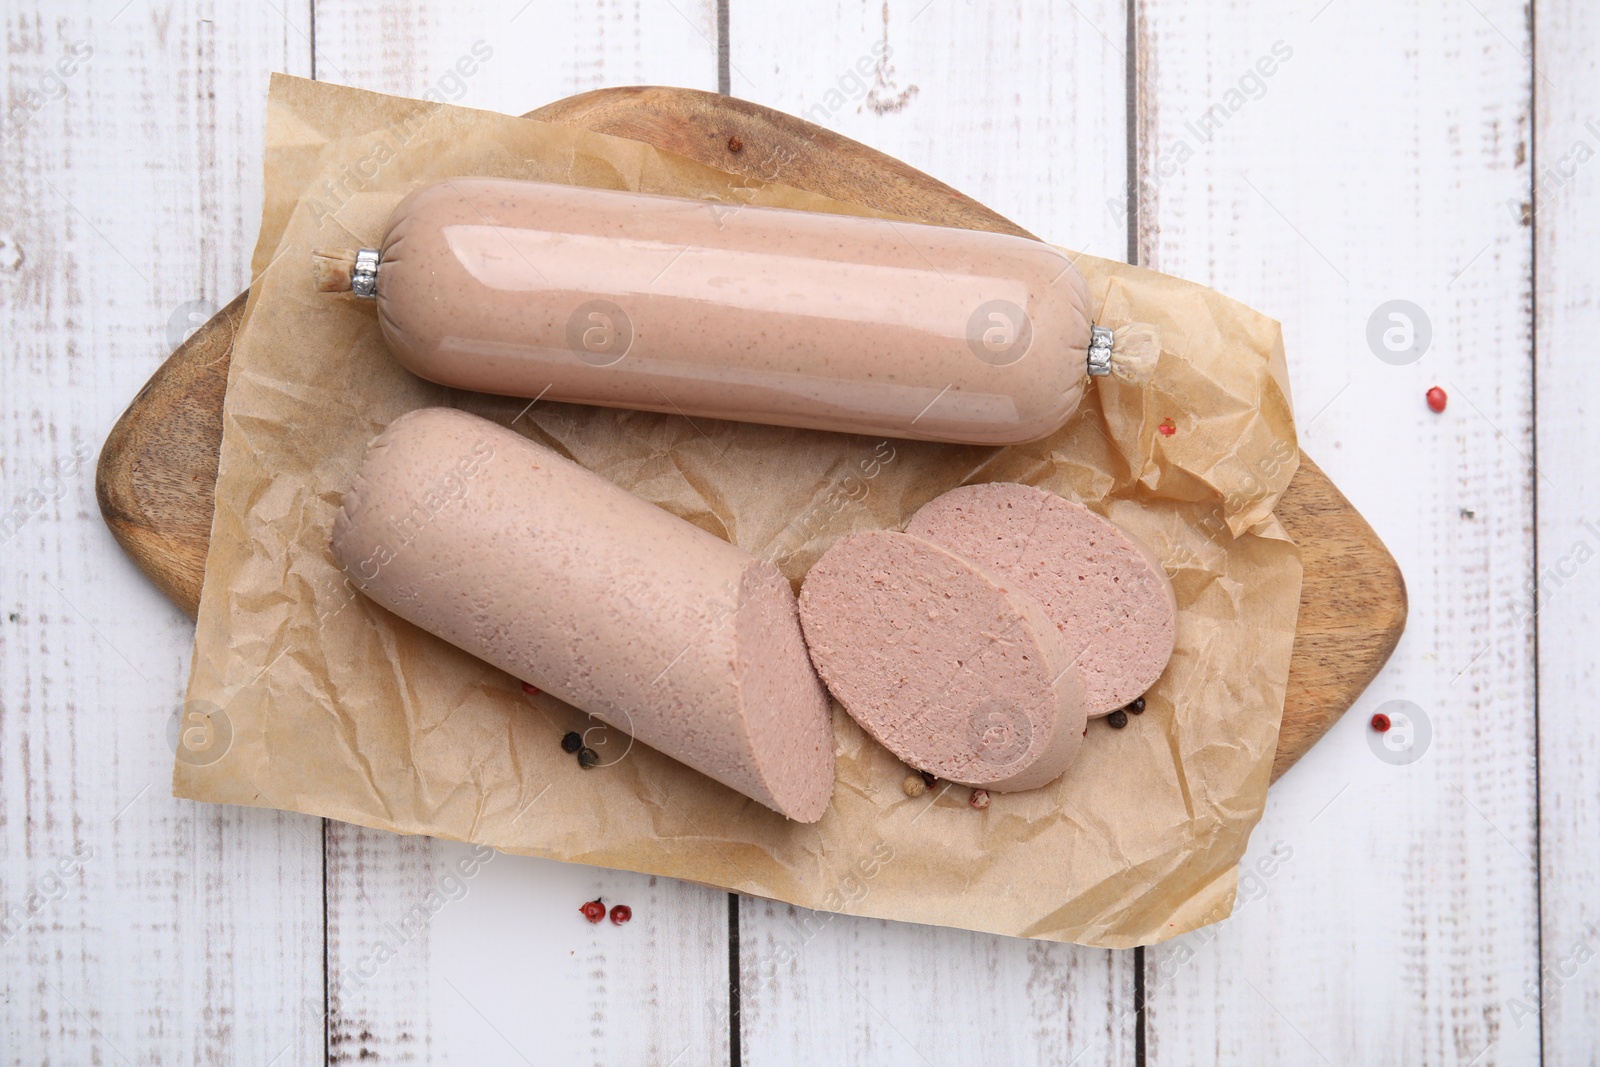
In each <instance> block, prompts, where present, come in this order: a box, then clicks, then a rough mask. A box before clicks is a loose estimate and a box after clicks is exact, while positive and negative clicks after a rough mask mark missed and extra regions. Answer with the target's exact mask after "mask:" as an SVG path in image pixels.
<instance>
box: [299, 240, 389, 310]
mask: <svg viewBox="0 0 1600 1067" xmlns="http://www.w3.org/2000/svg"><path fill="white" fill-rule="evenodd" d="M382 259H383V253H382V252H380V251H378V249H376V248H359V249H351V248H331V249H330V248H318V249H316V250H315V251H313V252H312V253H311V274H312V277H313V278H314V279H315V280H316V284H317V289H318V290H320V291H321V292H324V293H351V294H353V295H355V296H362V297H367V298H368V299H371V298H372V297H375V296H377V295H378V264H379V263H380V262H381V261H382Z"/></svg>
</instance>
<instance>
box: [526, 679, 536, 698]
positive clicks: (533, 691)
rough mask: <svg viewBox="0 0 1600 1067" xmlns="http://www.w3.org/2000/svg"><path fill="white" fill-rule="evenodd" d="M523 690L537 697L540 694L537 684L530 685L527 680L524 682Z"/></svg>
mask: <svg viewBox="0 0 1600 1067" xmlns="http://www.w3.org/2000/svg"><path fill="white" fill-rule="evenodd" d="M522 691H523V692H524V693H527V694H528V695H529V696H531V697H536V696H538V695H539V687H538V686H536V685H529V684H528V683H527V682H523V683H522Z"/></svg>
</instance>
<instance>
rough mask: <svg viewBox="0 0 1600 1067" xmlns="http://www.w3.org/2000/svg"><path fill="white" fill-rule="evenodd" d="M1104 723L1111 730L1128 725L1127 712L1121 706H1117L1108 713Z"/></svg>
mask: <svg viewBox="0 0 1600 1067" xmlns="http://www.w3.org/2000/svg"><path fill="white" fill-rule="evenodd" d="M1106 723H1107V724H1108V725H1109V726H1110V727H1111V728H1112V729H1113V730H1120V729H1122V728H1123V727H1124V726H1126V725H1128V713H1127V712H1125V711H1123V710H1122V709H1121V708H1118V709H1117V710H1116V711H1113V712H1112V713H1111V714H1110V715H1107V716H1106Z"/></svg>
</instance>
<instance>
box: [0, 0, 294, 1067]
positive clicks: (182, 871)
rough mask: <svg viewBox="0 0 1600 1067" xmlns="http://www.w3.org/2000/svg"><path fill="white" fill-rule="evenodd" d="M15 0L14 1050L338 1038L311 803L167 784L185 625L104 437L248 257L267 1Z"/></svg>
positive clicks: (7, 124)
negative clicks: (109, 529) (69, 6)
mask: <svg viewBox="0 0 1600 1067" xmlns="http://www.w3.org/2000/svg"><path fill="white" fill-rule="evenodd" d="M120 6H121V5H120V4H112V5H97V10H96V12H95V13H92V14H91V13H89V12H88V11H87V10H86V9H85V10H82V11H76V12H69V11H67V10H66V9H64V8H62V7H61V5H58V4H48V3H40V2H29V0H20V2H19V3H14V4H10V5H8V6H7V9H6V14H5V16H4V32H5V37H6V41H7V54H6V59H5V64H6V85H7V101H6V108H5V113H4V116H3V118H0V324H3V325H0V334H3V336H4V337H5V338H6V344H5V347H4V350H3V351H0V512H3V514H4V517H3V518H0V524H3V525H0V916H3V917H0V1032H3V1033H4V1034H5V1038H4V1040H3V1042H0V1047H3V1049H4V1058H5V1059H6V1060H7V1062H17V1063H24V1062H25V1063H133V1062H137V1063H172V1064H176V1063H194V1064H215V1063H219V1062H234V1061H240V1062H258V1063H263V1064H264V1063H268V1062H277V1063H280V1064H283V1063H302V1062H313V1061H316V1060H318V1059H319V1058H320V1057H321V1054H322V1045H323V1033H322V1026H321V1022H320V1019H319V1018H318V1016H317V1014H315V1013H312V1014H307V1013H305V1012H303V1011H302V1002H303V1001H304V1000H305V999H306V998H309V997H313V996H314V997H315V998H316V1000H317V1002H318V1003H320V1000H321V990H322V851H321V833H320V829H319V824H318V821H317V820H315V819H307V818H305V817H303V816H298V815H282V814H279V813H275V812H270V811H260V810H245V809H234V808H221V807H209V806H200V805H195V804H190V803H186V802H179V801H175V800H173V799H171V797H170V791H169V785H168V783H169V780H170V777H171V769H172V759H173V750H172V749H171V748H169V747H168V742H167V726H168V722H169V719H170V718H171V717H172V716H173V715H174V713H175V712H176V711H177V710H178V703H179V701H180V700H181V699H182V692H183V687H184V679H185V676H186V673H187V660H188V656H189V650H190V644H191V641H192V639H193V631H192V627H191V625H190V623H189V621H188V620H187V619H186V618H184V617H183V615H182V614H181V613H180V612H179V611H178V610H177V609H176V608H174V607H173V606H172V605H171V604H170V603H169V602H168V601H167V600H166V599H164V598H163V597H162V596H161V595H160V594H159V592H158V591H157V590H155V589H153V588H152V587H151V586H150V584H149V583H148V582H147V581H146V580H145V579H144V577H143V576H142V575H141V574H140V573H139V572H138V571H137V570H136V569H135V568H134V566H133V565H132V564H130V563H129V562H128V560H127V559H126V558H124V556H123V555H122V553H121V552H119V551H118V550H117V547H116V544H115V543H114V542H113V541H112V540H111V539H110V538H109V537H107V536H106V532H105V530H104V528H103V527H102V526H101V524H100V522H99V519H98V517H97V516H96V514H95V511H96V509H95V507H94V501H93V495H92V493H93V486H92V473H91V472H92V471H93V468H94V453H95V450H96V448H97V447H98V445H99V442H100V440H101V438H102V437H103V436H104V434H105V430H106V427H108V426H109V425H110V424H111V422H112V420H113V419H115V418H116V416H117V413H118V411H119V409H120V408H121V406H122V403H123V400H124V398H125V396H126V395H128V393H129V391H130V390H133V389H136V388H137V387H138V385H139V383H140V382H142V381H143V380H144V379H145V378H146V377H147V376H148V375H149V374H150V373H151V371H152V370H154V369H155V367H156V366H157V365H158V364H159V363H160V362H161V361H162V360H163V359H164V358H165V357H166V355H167V353H168V352H169V351H170V349H171V347H172V345H173V344H174V343H175V341H176V340H178V339H180V338H181V336H182V334H183V332H184V331H185V330H186V329H188V328H191V327H192V326H194V325H198V324H199V323H201V322H204V321H205V320H206V318H207V317H208V316H209V315H210V313H211V312H212V311H214V310H215V309H216V307H217V306H218V304H219V302H220V301H222V300H225V299H227V298H229V297H231V296H232V295H233V294H234V293H235V292H237V291H238V290H239V288H240V287H241V286H244V285H246V284H247V283H248V280H249V279H248V276H247V270H246V264H247V262H248V260H249V256H250V249H251V246H252V245H253V243H254V240H255V233H256V218H257V216H258V213H259V211H260V202H261V177H260V171H261V124H262V115H263V109H264V102H265V101H264V92H263V90H264V88H265V84H266V72H267V71H269V70H274V69H278V70H289V71H295V72H301V73H304V72H306V71H307V70H308V52H307V49H306V46H305V42H304V41H302V40H301V39H300V38H299V37H298V36H297V35H295V34H294V33H293V32H292V30H291V29H290V28H289V27H288V26H287V25H286V24H285V23H284V20H283V19H282V18H281V17H280V16H279V15H278V14H276V13H275V12H274V11H273V10H272V9H271V7H270V6H263V7H254V6H252V7H249V8H240V9H238V10H233V9H228V10H225V11H224V10H214V7H215V5H212V4H209V3H194V2H177V3H139V4H134V5H130V6H128V7H126V8H123V9H122V10H121V11H120V12H119V11H118V8H119V7H120Z"/></svg>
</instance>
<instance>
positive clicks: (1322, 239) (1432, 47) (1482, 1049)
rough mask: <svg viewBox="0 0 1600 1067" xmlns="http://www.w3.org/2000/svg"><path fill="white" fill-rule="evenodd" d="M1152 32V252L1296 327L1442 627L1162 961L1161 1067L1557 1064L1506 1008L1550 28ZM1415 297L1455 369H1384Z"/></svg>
mask: <svg viewBox="0 0 1600 1067" xmlns="http://www.w3.org/2000/svg"><path fill="white" fill-rule="evenodd" d="M1138 30H1139V33H1138V38H1139V40H1138V58H1139V86H1140V110H1141V113H1140V122H1139V129H1140V134H1141V145H1140V153H1139V158H1140V181H1141V191H1142V196H1141V203H1140V211H1139V222H1140V248H1141V250H1142V252H1143V254H1144V256H1145V258H1146V259H1147V261H1148V262H1149V263H1150V264H1151V265H1153V266H1156V267H1158V268H1159V269H1161V270H1165V271H1168V272H1170V273H1174V274H1179V275H1182V276H1185V277H1190V278H1193V279H1195V280H1197V281H1201V282H1204V283H1206V284H1209V285H1213V286H1215V287H1217V288H1218V289H1221V290H1222V291H1224V292H1227V293H1229V294H1230V295H1233V296H1236V297H1238V298H1240V299H1242V300H1244V301H1246V302H1248V303H1250V304H1251V305H1252V306H1254V307H1258V308H1261V309H1263V310H1264V311H1266V312H1268V313H1269V314H1274V315H1276V316H1278V317H1280V318H1281V319H1282V320H1283V323H1284V332H1285V340H1286V345H1287V348H1288V352H1289V358H1290V363H1291V377H1292V379H1293V381H1294V384H1295V390H1296V396H1297V401H1298V403H1297V405H1296V410H1297V412H1298V414H1299V421H1300V430H1301V435H1302V444H1303V445H1304V446H1305V447H1306V448H1307V450H1308V451H1310V452H1312V453H1313V454H1315V455H1317V456H1318V457H1319V459H1320V460H1321V462H1322V463H1323V465H1324V466H1325V467H1326V468H1327V470H1328V472H1329V474H1330V475H1331V476H1332V477H1333V479H1334V480H1335V482H1337V483H1338V484H1339V485H1340V486H1341V487H1342V488H1343V489H1344V491H1345V493H1346V494H1347V495H1348V496H1349V497H1350V499H1351V500H1352V502H1353V503H1355V505H1356V506H1357V507H1358V508H1359V509H1360V510H1361V511H1362V512H1363V513H1364V514H1365V515H1366V516H1367V517H1368V518H1369V519H1370V520H1371V521H1372V523H1373V525H1374V526H1375V527H1376V528H1377V530H1378V531H1379V533H1380V534H1381V535H1382V536H1383V537H1384V538H1385V540H1386V541H1387V542H1388V544H1389V545H1390V547H1391V549H1392V550H1393V551H1394V553H1395V555H1396V556H1397V558H1398V559H1399V560H1400V563H1401V566H1402V569H1403V570H1404V571H1405V573H1406V576H1407V579H1408V582H1409V585H1410V589H1411V598H1412V604H1413V607H1414V609H1415V611H1416V613H1417V616H1418V618H1417V619H1416V621H1414V623H1413V625H1412V626H1411V628H1410V630H1409V632H1408V634H1407V636H1406V637H1405V638H1403V639H1402V641H1401V644H1400V648H1399V651H1398V654H1397V655H1396V657H1395V659H1394V661H1393V662H1391V663H1390V665H1389V667H1388V668H1387V669H1386V670H1385V671H1384V672H1383V673H1382V674H1380V675H1379V677H1378V679H1377V680H1376V681H1375V682H1374V684H1373V685H1372V687H1371V688H1370V690H1369V691H1368V693H1367V695H1366V696H1365V697H1364V698H1363V699H1362V700H1361V701H1360V702H1359V703H1358V704H1357V707H1356V713H1355V714H1352V715H1350V716H1348V717H1347V719H1346V720H1345V721H1344V722H1343V723H1341V724H1340V725H1339V726H1337V727H1335V728H1334V730H1333V732H1332V733H1331V734H1330V735H1329V737H1328V738H1327V739H1326V740H1325V741H1324V742H1323V743H1322V744H1320V745H1319V746H1318V747H1317V748H1316V749H1315V750H1313V751H1312V752H1311V753H1310V755H1308V756H1307V758H1306V759H1305V760H1304V761H1302V765H1301V766H1300V768H1299V769H1297V770H1296V771H1295V773H1294V774H1291V775H1289V776H1287V777H1286V778H1285V779H1284V780H1283V781H1282V782H1281V783H1280V784H1279V785H1278V786H1277V787H1275V789H1274V792H1273V796H1272V800H1271V802H1270V803H1269V804H1268V809H1267V814H1266V817H1265V819H1264V820H1263V822H1262V824H1261V826H1260V827H1258V829H1257V830H1256V834H1255V838H1254V840H1253V841H1252V845H1251V849H1250V856H1249V859H1248V860H1247V863H1248V864H1250V865H1251V866H1252V867H1253V868H1254V874H1253V876H1251V880H1250V881H1249V883H1248V884H1245V885H1242V888H1241V893H1242V895H1243V896H1244V897H1245V899H1246V900H1248V901H1249V903H1248V904H1247V905H1246V906H1244V907H1242V908H1241V909H1240V911H1239V914H1238V915H1237V916H1236V917H1234V918H1233V919H1231V920H1230V921H1229V922H1227V923H1226V924H1224V925H1223V926H1222V927H1221V928H1220V929H1218V930H1215V931H1211V930H1207V931H1198V932H1196V934H1193V935H1190V936H1188V937H1185V938H1182V939H1179V941H1178V942H1176V943H1174V944H1172V945H1169V946H1164V947H1162V948H1159V949H1153V950H1151V951H1149V952H1148V953H1147V957H1148V959H1147V964H1148V967H1147V973H1146V983H1147V987H1148V991H1149V1008H1148V1032H1147V1036H1148V1051H1149V1055H1150V1058H1151V1060H1152V1062H1161V1063H1163V1064H1168V1063H1171V1064H1183V1063H1201V1062H1206V1063H1210V1062H1255V1063H1282V1062H1294V1063H1320V1062H1323V1061H1327V1062H1329V1063H1362V1064H1400V1063H1441V1064H1443V1063H1458V1064H1468V1063H1474V1062H1475V1063H1478V1064H1485V1063H1527V1062H1534V1061H1535V1060H1536V1059H1537V1058H1538V1054H1539V1045H1538V1032H1537V1028H1528V1027H1525V1028H1523V1029H1521V1030H1519V1029H1517V1028H1516V1027H1515V1026H1514V1025H1513V1024H1512V1022H1511V1020H1510V1019H1509V1017H1508V1015H1507V1011H1506V1006H1505V1005H1506V999H1507V997H1509V996H1512V995H1514V994H1515V992H1516V991H1517V990H1518V989H1520V988H1521V986H1522V983H1523V982H1524V981H1525V980H1526V979H1529V978H1531V977H1533V975H1534V974H1535V972H1536V969H1537V966H1538V939H1537V914H1536V909H1537V903H1536V901H1537V892H1538V886H1537V881H1536V872H1535V870H1534V867H1533V862H1532V859H1531V857H1533V856H1534V855H1535V854H1536V851H1537V848H1538V845H1537V841H1536V828H1535V817H1534V811H1535V808H1534V736H1533V735H1534V724H1533V716H1532V709H1533V696H1534V693H1533V675H1532V671H1531V668H1530V663H1531V651H1532V648H1531V632H1530V631H1529V630H1528V629H1527V628H1526V627H1524V626H1522V625H1520V624H1519V623H1518V622H1517V621H1516V620H1515V619H1514V618H1513V616H1512V614H1511V613H1510V612H1509V611H1508V610H1507V605H1508V604H1509V603H1510V600H1511V597H1512V596H1513V595H1515V594H1516V593H1518V592H1520V590H1521V588H1522V584H1523V582H1524V580H1525V578H1526V577H1527V575H1528V574H1529V569H1530V565H1531V562H1532V559H1531V548H1532V545H1531V540H1532V538H1531V533H1532V531H1531V504H1532V491H1533V475H1532V472H1531V469H1530V465H1529V461H1528V455H1529V453H1530V448H1531V432H1532V411H1531V375H1530V373H1529V371H1530V360H1529V356H1528V353H1529V351H1530V340H1531V339H1530V326H1531V323H1530V318H1529V313H1528V306H1529V298H1530V267H1531V264H1530V258H1529V241H1528V238H1527V232H1526V230H1525V229H1523V228H1521V227H1518V226H1515V225H1511V224H1509V222H1508V218H1507V213H1506V210H1505V206H1504V203H1505V200H1506V198H1507V197H1508V196H1511V195H1515V193H1516V191H1517V190H1518V189H1519V188H1522V187H1525V185H1526V183H1527V176H1528V166H1527V162H1526V149H1527V138H1528V131H1529V117H1530V115H1529V107H1530V101H1529V93H1528V87H1529V84H1530V78H1531V74H1530V69H1529V61H1528V60H1527V59H1526V58H1525V53H1526V52H1527V51H1528V48H1529V42H1528V30H1527V28H1526V26H1525V25H1524V21H1523V9H1522V7H1521V6H1520V5H1518V4H1515V3H1511V2H1479V3H1476V4H1466V5H1460V6H1451V5H1443V6H1439V5H1430V6H1427V7H1425V8H1406V9H1399V8H1396V7H1394V6H1393V5H1388V4H1383V3H1381V2H1378V0H1335V2H1334V3H1332V4H1329V5H1324V4H1322V3H1321V2H1320V0H1318V2H1316V3H1308V4H1302V5H1294V6H1293V7H1292V8H1284V7H1282V6H1280V5H1269V4H1265V3H1260V2H1248V0H1230V2H1226V3H1219V4H1212V5H1194V4H1184V3H1180V2H1178V0H1146V2H1144V3H1142V4H1141V5H1140V7H1139V24H1138ZM1396 299H1403V300H1407V301H1410V302H1412V303H1413V304H1415V305H1417V306H1418V307H1419V308H1420V309H1423V310H1422V312H1421V314H1418V313H1417V312H1412V313H1411V318H1412V319H1413V320H1415V322H1419V323H1420V322H1421V321H1422V320H1423V316H1425V317H1426V320H1427V321H1428V323H1429V324H1430V325H1431V344H1430V346H1429V347H1428V348H1427V349H1426V351H1425V352H1421V353H1420V354H1419V353H1418V351H1417V349H1416V347H1415V343H1414V338H1413V344H1412V345H1411V346H1410V349H1409V351H1408V352H1391V351H1390V350H1389V349H1388V348H1385V347H1384V345H1383V344H1382V343H1381V340H1382V334H1383V331H1384V330H1385V329H1386V328H1391V327H1393V328H1395V329H1397V331H1398V332H1396V333H1395V334H1392V335H1391V336H1390V341H1391V342H1392V343H1394V344H1395V345H1396V346H1397V347H1399V348H1402V349H1405V348H1407V347H1408V346H1407V345H1406V344H1405V343H1404V342H1405V337H1404V336H1403V334H1404V324H1403V323H1401V322H1397V321H1393V320H1387V319H1384V318H1383V317H1382V316H1379V321H1378V327H1377V330H1376V332H1377V334H1378V335H1379V340H1380V343H1379V344H1378V345H1377V346H1376V347H1374V346H1372V345H1369V342H1368V324H1369V321H1370V320H1372V319H1373V317H1374V312H1375V311H1377V310H1378V309H1379V308H1380V307H1381V306H1382V305H1384V304H1385V303H1386V302H1387V301H1390V300H1396ZM1419 336H1420V335H1419ZM1378 352H1382V353H1383V354H1384V355H1387V356H1389V357H1390V358H1391V359H1392V360H1395V361H1397V362H1396V364H1393V365H1392V364H1391V363H1389V362H1385V361H1383V360H1382V359H1380V358H1379V357H1378ZM1408 355H1417V356H1418V358H1417V359H1415V360H1414V361H1412V362H1409V363H1406V362H1404V361H1403V360H1404V358H1405V357H1406V356H1408ZM1434 384H1439V385H1442V386H1443V387H1444V388H1445V389H1447V390H1448V391H1449V392H1450V396H1451V399H1450V405H1449V407H1448V409H1447V411H1446V412H1445V413H1444V414H1443V415H1439V416H1436V415H1434V414H1432V413H1431V412H1429V411H1428V410H1427V408H1426V407H1425V406H1424V404H1423V394H1424V392H1425V391H1426V390H1427V389H1428V388H1429V387H1430V386H1432V385H1434ZM1541 488H1543V482H1541ZM1395 700H1409V701H1412V702H1414V703H1415V704H1416V705H1418V706H1420V707H1421V708H1422V709H1423V712H1424V714H1425V715H1426V716H1427V718H1428V720H1429V721H1430V723H1431V741H1430V742H1428V743H1426V744H1422V743H1419V744H1417V745H1416V746H1415V748H1413V749H1412V750H1411V751H1412V753H1416V754H1420V758H1419V759H1416V760H1415V761H1414V762H1409V763H1403V762H1401V758H1402V756H1404V755H1405V754H1403V753H1395V752H1390V751H1389V750H1388V749H1387V748H1383V747H1381V745H1380V747H1379V749H1378V750H1377V751H1374V749H1373V748H1372V747H1370V746H1369V740H1371V739H1373V738H1374V737H1375V736H1376V735H1374V734H1372V733H1371V732H1370V731H1369V729H1368V727H1367V725H1366V722H1365V720H1366V719H1367V717H1368V716H1369V715H1370V714H1371V713H1372V712H1373V711H1375V710H1377V709H1378V708H1380V707H1383V706H1385V705H1386V704H1388V702H1390V701H1395ZM1401 733H1403V731H1400V732H1397V733H1396V735H1395V736H1396V738H1398V737H1399V736H1400V734H1401ZM1414 736H1416V737H1420V736H1421V734H1420V732H1419V733H1417V734H1415V735H1414ZM1396 743H1397V744H1398V742H1396ZM1379 752H1382V753H1384V754H1385V755H1386V756H1387V757H1388V759H1387V761H1386V760H1385V759H1384V758H1380V757H1379V755H1378V753H1379ZM1275 848H1276V849H1277V851H1276V853H1275V852H1274V849H1275Z"/></svg>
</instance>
